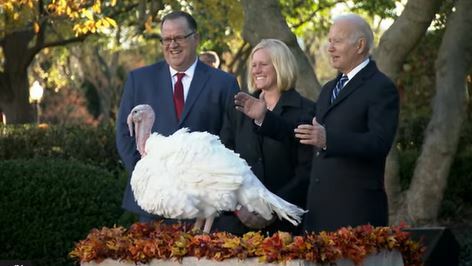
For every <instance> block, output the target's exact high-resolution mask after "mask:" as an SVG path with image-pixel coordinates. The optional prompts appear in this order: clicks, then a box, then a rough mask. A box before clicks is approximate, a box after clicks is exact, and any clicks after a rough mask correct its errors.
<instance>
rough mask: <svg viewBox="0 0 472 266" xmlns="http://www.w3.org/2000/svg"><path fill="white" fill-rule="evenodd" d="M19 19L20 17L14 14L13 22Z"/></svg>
mask: <svg viewBox="0 0 472 266" xmlns="http://www.w3.org/2000/svg"><path fill="white" fill-rule="evenodd" d="M19 17H20V14H18V13H16V12H15V13H14V14H13V20H18V18H19Z"/></svg>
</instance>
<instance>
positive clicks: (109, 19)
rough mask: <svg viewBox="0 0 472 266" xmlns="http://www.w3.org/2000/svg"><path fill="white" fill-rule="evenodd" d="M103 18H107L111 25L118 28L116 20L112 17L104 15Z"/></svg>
mask: <svg viewBox="0 0 472 266" xmlns="http://www.w3.org/2000/svg"><path fill="white" fill-rule="evenodd" d="M103 19H105V20H106V21H107V22H108V23H109V24H110V26H112V27H114V28H116V21H115V20H114V19H112V18H110V17H104V18H103Z"/></svg>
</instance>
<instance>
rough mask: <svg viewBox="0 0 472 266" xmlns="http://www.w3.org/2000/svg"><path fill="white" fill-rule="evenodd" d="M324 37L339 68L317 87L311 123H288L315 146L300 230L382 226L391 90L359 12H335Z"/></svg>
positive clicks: (392, 119) (391, 131) (393, 104)
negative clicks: (373, 54) (371, 53)
mask: <svg viewBox="0 0 472 266" xmlns="http://www.w3.org/2000/svg"><path fill="white" fill-rule="evenodd" d="M328 41H329V48H328V52H329V54H330V56H331V65H332V66H333V67H334V68H335V69H337V70H338V71H339V73H340V74H339V75H338V76H337V78H336V79H334V80H332V81H330V82H328V83H327V84H326V85H324V86H323V88H322V91H321V94H320V96H319V98H318V102H317V104H316V117H315V118H314V119H313V123H312V124H311V125H309V124H307V125H300V126H298V127H297V128H296V129H295V136H296V137H297V138H299V139H300V142H301V143H303V144H309V145H313V146H315V149H316V151H315V155H314V158H313V162H312V171H311V180H310V186H309V190H308V198H307V209H308V210H309V212H308V213H307V214H306V216H305V220H304V226H305V230H307V231H315V232H319V231H334V230H337V229H339V228H340V227H343V226H357V225H362V224H371V225H374V226H386V225H388V202H387V196H386V193H385V189H384V172H385V160H386V157H387V154H388V152H389V150H390V148H391V146H392V143H393V140H394V137H395V133H396V129H397V125H398V112H399V97H398V92H397V90H396V88H395V85H394V84H393V82H392V81H391V80H390V79H389V78H388V77H386V76H385V75H384V74H383V73H381V72H380V71H379V70H378V68H377V66H376V64H375V62H374V61H373V60H371V59H370V58H369V51H370V49H371V48H372V47H373V33H372V30H371V29H370V27H369V25H368V24H367V23H366V22H365V21H364V20H363V19H362V18H361V17H359V16H357V15H354V14H349V15H344V16H341V17H338V18H336V19H335V20H334V23H333V25H332V26H331V28H330V31H329V35H328Z"/></svg>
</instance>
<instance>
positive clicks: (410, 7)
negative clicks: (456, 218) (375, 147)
mask: <svg viewBox="0 0 472 266" xmlns="http://www.w3.org/2000/svg"><path fill="white" fill-rule="evenodd" d="M441 2H442V1H440V0H434V1H431V0H410V1H408V3H407V4H406V6H405V9H404V10H403V12H402V14H401V15H400V17H398V18H397V19H396V20H395V22H394V23H393V24H392V26H390V28H389V29H388V30H387V31H386V32H385V33H384V34H383V35H382V37H381V38H380V42H379V45H378V47H377V49H376V50H375V52H374V58H375V60H376V62H377V65H378V66H379V68H380V69H381V70H382V71H383V72H384V73H385V74H386V75H387V76H389V77H390V78H391V79H392V80H393V81H396V79H397V78H398V74H399V72H400V70H401V68H402V65H403V62H404V61H405V58H406V57H407V55H408V54H409V53H410V52H411V51H412V50H413V49H414V48H415V46H416V45H417V44H418V42H419V41H420V40H421V38H422V37H423V36H424V34H425V32H426V30H427V29H428V27H429V25H430V24H431V21H432V20H433V18H434V15H435V14H436V12H437V11H438V10H439V8H440V6H441ZM405 36H408V38H405ZM385 188H386V191H387V195H388V199H389V207H390V208H389V209H390V221H391V222H394V223H396V221H395V219H394V216H395V214H396V213H397V212H398V209H399V208H400V205H401V202H402V201H403V195H402V193H401V187H400V176H399V163H398V154H397V152H396V150H395V149H394V148H392V149H391V151H390V153H389V156H388V157H387V164H386V168H385Z"/></svg>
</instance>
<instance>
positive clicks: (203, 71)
mask: <svg viewBox="0 0 472 266" xmlns="http://www.w3.org/2000/svg"><path fill="white" fill-rule="evenodd" d="M202 64H203V63H201V62H200V61H197V66H196V67H195V73H194V76H193V79H192V82H191V83H190V88H189V91H188V95H187V99H186V100H185V104H184V111H183V113H182V117H181V120H180V123H179V124H181V123H182V122H183V121H184V120H185V118H186V117H187V116H188V114H189V113H190V110H191V109H192V106H193V105H194V104H195V101H196V100H197V99H198V96H199V95H200V94H201V93H202V91H203V90H205V89H206V87H205V84H206V82H207V80H208V78H209V75H208V69H207V68H205V66H203V65H202Z"/></svg>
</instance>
